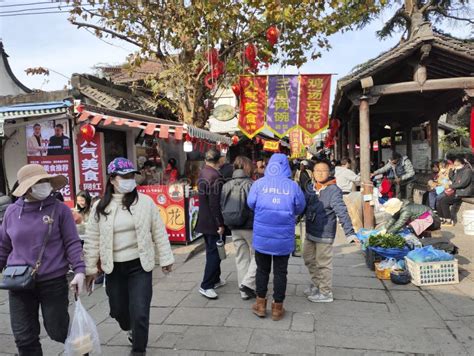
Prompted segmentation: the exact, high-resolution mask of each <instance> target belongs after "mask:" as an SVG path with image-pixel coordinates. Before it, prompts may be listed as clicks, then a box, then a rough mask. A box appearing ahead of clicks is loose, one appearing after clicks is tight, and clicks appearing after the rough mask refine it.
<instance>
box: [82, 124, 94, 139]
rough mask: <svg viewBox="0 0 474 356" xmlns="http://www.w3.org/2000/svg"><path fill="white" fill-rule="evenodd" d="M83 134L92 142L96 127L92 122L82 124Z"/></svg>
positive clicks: (83, 136)
mask: <svg viewBox="0 0 474 356" xmlns="http://www.w3.org/2000/svg"><path fill="white" fill-rule="evenodd" d="M80 131H81V135H82V138H83V139H84V140H86V142H91V141H92V140H93V139H94V136H95V127H94V126H93V125H91V124H85V125H82V126H81V129H80Z"/></svg>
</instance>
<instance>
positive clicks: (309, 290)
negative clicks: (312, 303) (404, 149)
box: [303, 285, 319, 297]
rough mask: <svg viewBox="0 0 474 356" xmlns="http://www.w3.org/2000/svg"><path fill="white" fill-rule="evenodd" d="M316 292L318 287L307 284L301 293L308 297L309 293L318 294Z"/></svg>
mask: <svg viewBox="0 0 474 356" xmlns="http://www.w3.org/2000/svg"><path fill="white" fill-rule="evenodd" d="M318 293H319V289H318V287H315V286H314V285H311V286H309V287H308V288H306V289H305V290H304V292H303V294H304V295H305V296H307V297H309V296H310V295H315V294H318Z"/></svg>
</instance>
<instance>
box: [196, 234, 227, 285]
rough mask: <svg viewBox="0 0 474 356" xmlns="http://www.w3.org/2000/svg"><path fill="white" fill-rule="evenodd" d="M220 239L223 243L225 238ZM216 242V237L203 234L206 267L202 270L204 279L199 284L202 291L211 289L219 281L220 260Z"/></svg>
mask: <svg viewBox="0 0 474 356" xmlns="http://www.w3.org/2000/svg"><path fill="white" fill-rule="evenodd" d="M222 238H223V240H224V241H225V236H223V237H222ZM218 240H219V236H218V235H207V234H204V242H205V243H206V267H205V268H204V277H203V279H202V283H201V288H202V289H213V288H214V285H215V284H216V283H218V282H219V281H220V279H221V259H220V257H219V252H218V251H217V245H216V242H217V241H218Z"/></svg>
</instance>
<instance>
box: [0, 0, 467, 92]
mask: <svg viewBox="0 0 474 356" xmlns="http://www.w3.org/2000/svg"><path fill="white" fill-rule="evenodd" d="M32 2H35V1H31V0H3V1H2V0H0V13H2V12H3V13H4V12H5V11H12V10H17V9H19V8H18V7H9V5H13V4H21V3H32ZM36 2H39V1H36ZM41 6H45V5H41ZM46 6H51V4H47V5H46ZM29 7H31V6H29ZM29 7H28V6H25V7H22V9H23V8H25V9H27V8H29ZM46 11H48V10H46ZM49 11H51V10H49ZM388 16H389V14H385V16H384V17H385V18H388ZM67 17H68V15H67V13H60V14H47V15H30V16H13V17H0V38H1V39H2V40H3V44H4V47H5V50H6V52H7V53H8V55H9V56H10V58H9V62H10V66H11V67H12V70H13V72H14V73H15V75H16V76H17V78H18V79H19V80H20V81H21V82H22V83H24V84H25V85H26V86H27V87H29V88H34V89H42V90H57V89H62V88H63V87H64V86H65V85H66V84H67V79H66V78H65V77H63V76H61V75H59V74H55V73H53V72H51V74H50V76H49V77H46V78H45V77H43V76H27V75H26V74H25V72H24V71H25V69H26V68H30V67H38V66H42V67H47V68H49V69H50V70H54V71H56V72H58V73H61V74H62V75H64V76H66V77H70V76H71V74H72V73H92V72H93V67H94V66H95V65H98V64H104V63H107V64H112V65H116V64H121V63H123V62H124V61H125V58H126V56H127V54H129V53H130V52H132V51H133V50H134V49H135V47H134V46H133V45H129V44H127V43H126V42H121V41H111V40H107V41H110V42H112V43H113V44H114V45H110V44H107V43H105V42H103V41H101V40H100V39H98V38H96V37H95V36H94V35H92V34H91V33H89V32H87V31H86V30H84V29H77V28H76V27H75V26H73V25H71V24H70V23H69V22H68V21H67ZM382 23H383V18H381V19H379V20H377V21H374V22H373V23H372V24H371V25H370V26H367V27H366V28H364V29H363V30H360V31H352V32H346V33H344V34H337V35H334V36H332V37H331V38H330V42H331V45H332V49H331V50H330V51H329V52H323V57H322V58H321V59H319V60H316V61H311V62H309V63H307V64H305V65H304V66H303V67H302V68H301V69H300V72H301V73H335V74H337V75H336V76H335V78H334V79H333V81H332V87H333V88H334V86H335V84H336V80H337V78H338V77H341V76H344V75H346V74H347V73H348V72H349V71H350V70H351V69H352V68H353V67H354V66H356V65H357V64H359V63H362V62H365V61H367V60H368V59H371V58H373V57H375V56H377V55H378V54H380V53H381V52H383V51H386V50H387V49H389V48H391V47H393V46H394V45H395V44H396V43H397V42H398V39H399V38H400V35H398V34H397V35H396V36H395V38H391V39H389V40H386V41H380V40H378V39H377V38H376V37H375V31H376V30H377V29H379V28H380V27H381V26H382ZM445 30H446V31H449V32H450V33H452V34H454V35H456V36H459V37H467V36H469V33H468V29H467V26H465V27H460V28H453V27H452V26H449V27H446V28H445ZM272 72H274V73H280V74H283V73H285V74H290V73H297V72H298V71H297V70H296V69H292V68H272ZM332 92H334V90H332Z"/></svg>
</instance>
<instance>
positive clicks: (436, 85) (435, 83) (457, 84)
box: [370, 77, 474, 96]
mask: <svg viewBox="0 0 474 356" xmlns="http://www.w3.org/2000/svg"><path fill="white" fill-rule="evenodd" d="M470 88H474V78H473V77H459V78H447V79H430V80H427V81H426V82H425V84H424V85H423V86H421V85H420V84H418V83H417V82H403V83H394V84H383V85H376V86H374V87H372V88H370V94H371V95H375V96H380V95H392V94H404V93H413V92H425V91H435V90H451V89H470Z"/></svg>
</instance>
